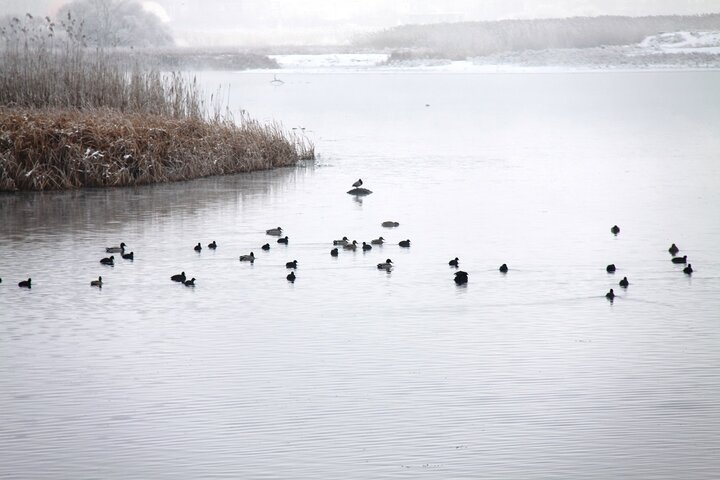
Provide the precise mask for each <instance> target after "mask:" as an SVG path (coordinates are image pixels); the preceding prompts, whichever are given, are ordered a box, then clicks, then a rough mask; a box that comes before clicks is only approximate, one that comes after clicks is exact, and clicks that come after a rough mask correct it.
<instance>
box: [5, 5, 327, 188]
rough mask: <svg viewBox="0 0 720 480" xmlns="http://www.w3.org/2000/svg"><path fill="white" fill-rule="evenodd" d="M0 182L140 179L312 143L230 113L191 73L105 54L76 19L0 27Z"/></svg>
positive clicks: (250, 165) (271, 162) (307, 150)
mask: <svg viewBox="0 0 720 480" xmlns="http://www.w3.org/2000/svg"><path fill="white" fill-rule="evenodd" d="M0 34H1V35H2V42H3V43H2V44H0V65H2V68H0V190H49V189H67V188H79V187H90V186H92V187H95V186H122V185H138V184H146V183H154V182H167V181H177V180H187V179H191V178H197V177H202V176H208V175H219V174H229V173H237V172H246V171H251V170H258V169H268V168H274V167H278V166H286V165H293V164H295V163H296V162H297V161H298V160H299V159H302V158H312V157H313V155H314V152H313V147H312V145H311V144H310V143H309V142H307V141H306V140H305V139H303V138H301V137H297V136H295V135H291V134H288V133H286V132H284V131H283V130H282V129H281V127H279V126H278V125H277V124H270V125H266V124H260V123H258V122H256V121H254V120H252V119H250V118H247V117H246V116H245V115H244V114H243V115H241V116H240V118H238V119H234V118H233V117H232V116H231V115H230V114H229V112H226V111H223V106H222V104H221V103H220V102H218V101H217V99H215V102H214V103H213V99H212V98H211V104H209V105H208V104H206V102H205V99H204V97H203V95H202V94H201V92H200V88H199V87H198V85H197V83H196V81H195V79H190V78H188V77H185V76H183V75H181V74H178V73H168V74H164V73H161V72H159V71H157V70H147V69H144V68H141V67H140V66H139V65H136V66H134V67H131V68H128V67H127V65H124V64H123V63H119V62H116V61H113V59H112V54H110V53H108V52H106V51H104V50H99V49H88V48H87V47H86V46H85V45H84V42H83V35H82V25H78V24H76V22H75V21H74V20H73V19H72V18H68V19H67V21H64V22H62V23H61V24H60V25H59V26H58V25H56V24H55V23H54V22H52V21H51V20H50V19H49V18H46V19H44V20H36V19H33V18H32V17H30V16H28V17H27V18H25V19H23V20H20V19H13V20H11V22H10V24H8V25H5V26H4V27H3V28H2V29H1V30H0Z"/></svg>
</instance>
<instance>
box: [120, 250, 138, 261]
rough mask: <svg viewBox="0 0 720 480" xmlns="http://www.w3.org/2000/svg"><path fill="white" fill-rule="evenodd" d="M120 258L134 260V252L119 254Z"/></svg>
mask: <svg viewBox="0 0 720 480" xmlns="http://www.w3.org/2000/svg"><path fill="white" fill-rule="evenodd" d="M120 256H121V257H122V258H123V259H125V260H135V252H130V253H121V254H120Z"/></svg>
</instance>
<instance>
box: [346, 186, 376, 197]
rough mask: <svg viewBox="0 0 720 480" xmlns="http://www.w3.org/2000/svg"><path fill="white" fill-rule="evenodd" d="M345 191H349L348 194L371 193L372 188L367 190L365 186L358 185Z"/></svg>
mask: <svg viewBox="0 0 720 480" xmlns="http://www.w3.org/2000/svg"><path fill="white" fill-rule="evenodd" d="M347 193H349V194H350V195H370V194H371V193H372V190H368V189H367V188H362V187H358V188H353V189H351V190H348V192H347Z"/></svg>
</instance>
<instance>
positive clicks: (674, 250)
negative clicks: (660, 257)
mask: <svg viewBox="0 0 720 480" xmlns="http://www.w3.org/2000/svg"><path fill="white" fill-rule="evenodd" d="M679 251H680V249H679V248H678V247H677V245H675V244H674V243H673V244H672V245H670V248H668V252H670V255H676V254H677V253H678V252H679Z"/></svg>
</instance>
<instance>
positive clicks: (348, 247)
mask: <svg viewBox="0 0 720 480" xmlns="http://www.w3.org/2000/svg"><path fill="white" fill-rule="evenodd" d="M343 248H344V249H345V250H355V249H356V248H357V241H355V240H353V241H352V243H348V244H347V245H343Z"/></svg>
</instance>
